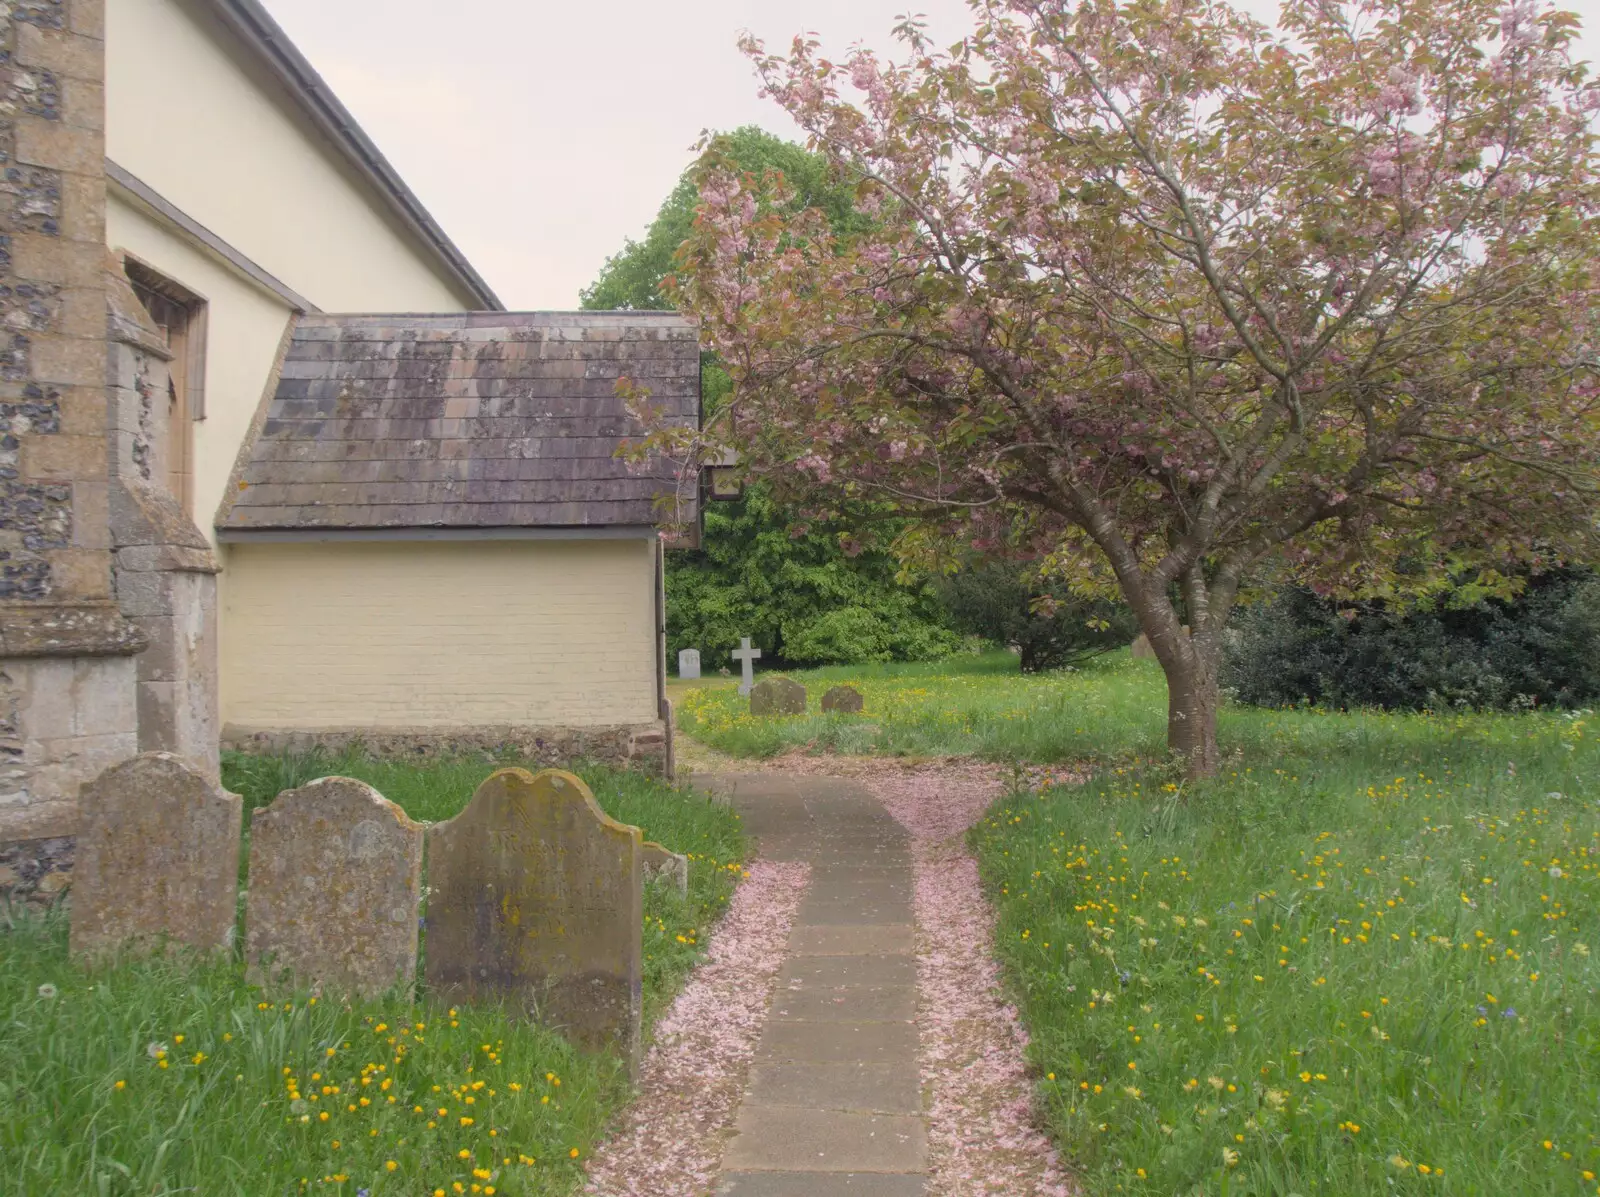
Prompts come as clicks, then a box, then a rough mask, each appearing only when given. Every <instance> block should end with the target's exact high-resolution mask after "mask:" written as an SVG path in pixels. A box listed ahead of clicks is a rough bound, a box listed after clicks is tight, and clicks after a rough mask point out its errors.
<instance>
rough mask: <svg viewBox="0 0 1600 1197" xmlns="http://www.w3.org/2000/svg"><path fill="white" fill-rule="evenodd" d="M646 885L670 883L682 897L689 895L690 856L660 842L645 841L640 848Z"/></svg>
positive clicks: (640, 858)
mask: <svg viewBox="0 0 1600 1197" xmlns="http://www.w3.org/2000/svg"><path fill="white" fill-rule="evenodd" d="M640 853H641V854H640V857H639V860H640V863H641V865H642V867H643V869H644V883H645V884H646V885H670V886H671V887H672V888H673V889H675V890H677V891H678V894H679V896H680V897H684V898H687V897H688V896H689V858H688V857H687V856H685V855H684V854H683V853H681V852H673V851H670V850H668V849H667V848H664V847H662V846H661V845H660V844H657V843H652V842H651V841H648V840H647V841H645V843H644V846H643V847H642V849H641V850H640Z"/></svg>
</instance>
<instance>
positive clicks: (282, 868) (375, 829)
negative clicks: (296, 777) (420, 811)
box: [245, 777, 422, 997]
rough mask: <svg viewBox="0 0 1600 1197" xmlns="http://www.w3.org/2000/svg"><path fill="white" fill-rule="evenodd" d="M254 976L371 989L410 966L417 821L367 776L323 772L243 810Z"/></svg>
mask: <svg viewBox="0 0 1600 1197" xmlns="http://www.w3.org/2000/svg"><path fill="white" fill-rule="evenodd" d="M249 878H250V891H249V894H248V896H247V897H246V899H245V959H246V960H248V961H249V963H250V970H251V974H252V976H253V978H255V979H258V980H268V979H270V978H273V977H276V976H277V975H278V974H279V973H280V972H282V971H285V970H286V971H287V972H288V973H289V974H290V976H291V977H292V978H293V980H294V982H295V983H296V984H297V985H302V986H306V987H308V988H311V989H314V990H315V991H316V992H319V993H329V994H333V995H338V996H345V995H356V996H361V997H375V996H377V995H379V994H382V993H383V992H385V991H386V990H388V989H390V988H391V987H393V986H394V985H395V984H397V983H398V984H402V985H409V984H410V982H411V981H412V980H413V979H414V978H415V976H416V972H417V904H418V901H419V900H420V898H421V896H422V825H421V824H420V823H413V822H412V821H411V820H410V819H408V818H407V817H406V813H405V811H403V810H401V809H400V808H399V807H398V806H396V805H395V804H394V803H392V802H390V801H389V800H388V799H387V798H385V797H384V796H383V795H382V794H380V793H378V791H377V790H375V789H373V788H372V787H371V786H369V785H367V784H366V782H362V781H356V780H354V779H352V778H349V777H324V778H322V779H321V780H320V781H314V782H312V783H311V784H310V785H307V786H301V787H300V788H299V789H298V790H287V791H285V792H284V793H282V794H279V795H278V797H277V798H276V799H275V800H274V801H273V803H272V805H271V806H267V807H262V808H261V809H259V810H257V811H255V812H254V813H253V814H252V815H251V817H250V872H249Z"/></svg>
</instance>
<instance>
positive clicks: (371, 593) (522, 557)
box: [222, 538, 657, 731]
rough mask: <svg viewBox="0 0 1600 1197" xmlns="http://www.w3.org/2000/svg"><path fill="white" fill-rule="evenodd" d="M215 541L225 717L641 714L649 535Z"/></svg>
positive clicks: (417, 721)
mask: <svg viewBox="0 0 1600 1197" xmlns="http://www.w3.org/2000/svg"><path fill="white" fill-rule="evenodd" d="M226 551H227V575H226V577H227V586H226V588H225V591H224V599H223V607H224V615H223V619H222V710H223V723H224V725H225V726H227V727H229V728H235V729H239V728H247V729H250V730H252V731H259V730H305V731H315V730H342V729H348V728H372V729H400V728H439V729H443V728H467V727H474V726H496V725H511V726H523V727H598V726H606V725H612V724H637V723H648V722H651V721H653V720H655V719H656V717H657V715H656V676H655V671H656V645H655V633H654V627H653V625H654V603H653V601H652V599H653V594H654V588H655V546H654V543H653V542H651V541H649V540H646V539H643V538H640V539H637V540H587V541H584V540H521V541H477V542H468V543H462V542H443V541H381V542H372V541H366V542H349V541H344V542H321V543H311V544H259V545H245V544H230V545H228V546H227V549H226Z"/></svg>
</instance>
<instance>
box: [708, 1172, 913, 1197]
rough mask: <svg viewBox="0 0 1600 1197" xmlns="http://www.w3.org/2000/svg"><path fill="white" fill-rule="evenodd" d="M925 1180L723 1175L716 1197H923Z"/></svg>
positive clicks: (873, 1175)
mask: <svg viewBox="0 0 1600 1197" xmlns="http://www.w3.org/2000/svg"><path fill="white" fill-rule="evenodd" d="M926 1192H927V1178H926V1177H923V1176H921V1175H907V1174H905V1173H898V1172H833V1173H827V1172H727V1173H724V1174H723V1177H722V1185H721V1187H720V1188H718V1189H717V1197H923V1195H924V1194H925V1193H926Z"/></svg>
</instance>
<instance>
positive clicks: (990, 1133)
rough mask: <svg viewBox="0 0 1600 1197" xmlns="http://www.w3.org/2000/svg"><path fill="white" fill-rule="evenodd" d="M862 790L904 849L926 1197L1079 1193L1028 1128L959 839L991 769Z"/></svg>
mask: <svg viewBox="0 0 1600 1197" xmlns="http://www.w3.org/2000/svg"><path fill="white" fill-rule="evenodd" d="M863 781H864V783H865V784H866V785H867V786H868V787H869V788H870V789H871V790H872V792H873V793H874V794H876V795H877V797H878V799H879V800H880V801H881V802H882V803H883V804H884V806H885V807H887V808H888V810H889V813H890V814H892V815H893V816H894V817H895V818H896V819H897V820H899V822H900V823H901V824H902V825H903V826H904V827H905V828H906V829H907V830H908V831H909V832H910V833H911V837H912V853H913V862H914V868H915V872H916V890H915V897H914V902H915V907H916V916H917V986H918V989H919V991H920V992H919V998H918V1007H917V1019H918V1024H919V1026H920V1029H921V1040H922V1044H921V1055H922V1085H923V1092H924V1094H925V1095H926V1100H927V1101H928V1105H927V1107H926V1118H927V1122H928V1170H929V1177H928V1180H929V1184H928V1191H929V1192H930V1193H938V1194H940V1195H941V1197H969V1195H970V1197H978V1195H980V1194H998V1193H1004V1194H1007V1195H1008V1197H1030V1195H1038V1197H1070V1195H1071V1194H1074V1193H1076V1192H1077V1188H1076V1186H1075V1185H1074V1184H1073V1182H1072V1179H1071V1177H1070V1176H1069V1174H1068V1173H1067V1172H1066V1170H1065V1169H1064V1168H1063V1166H1062V1164H1061V1160H1060V1158H1059V1156H1058V1154H1057V1152H1056V1150H1055V1148H1054V1147H1053V1146H1052V1144H1051V1143H1050V1140H1049V1139H1048V1138H1047V1137H1046V1136H1045V1134H1044V1133H1043V1132H1042V1131H1040V1130H1039V1129H1038V1128H1037V1127H1036V1126H1035V1125H1034V1121H1033V1117H1032V1112H1033V1107H1032V1085H1031V1083H1030V1081H1029V1079H1028V1075H1027V1068H1026V1065H1025V1063H1024V1061H1023V1052H1024V1049H1025V1048H1026V1047H1027V1044H1028V1035H1027V1032H1026V1031H1025V1030H1024V1029H1023V1027H1022V1024H1021V1022H1020V1021H1019V1020H1018V1018H1017V1012H1016V1009H1015V1008H1014V1007H1012V1006H1011V1005H1009V1004H1007V1003H1006V1002H1005V1001H1004V999H1003V997H1002V991H1001V978H1000V968H999V965H998V964H997V963H996V962H995V960H994V957H993V955H992V951H991V949H992V941H993V934H992V933H993V927H994V916H993V914H992V912H991V911H990V909H989V906H988V904H987V903H986V902H985V901H984V899H983V893H982V890H981V888H980V887H979V883H978V865H977V862H976V861H975V860H973V859H972V857H971V855H969V854H968V852H967V850H966V847H965V845H964V843H963V838H962V837H963V834H964V833H965V831H966V829H967V828H968V827H970V826H971V825H972V824H973V823H975V822H976V821H977V820H978V818H979V817H980V816H981V815H982V814H983V812H984V810H985V809H987V807H988V806H989V804H990V803H991V802H993V801H994V800H995V799H996V798H997V797H998V796H999V795H1000V794H1001V793H1002V792H1003V790H1004V786H1003V784H1002V782H1001V780H1000V778H999V776H998V774H997V772H996V771H995V770H994V769H992V768H986V767H984V766H982V765H975V764H970V763H956V762H943V763H941V764H939V765H936V766H933V767H930V768H928V769H924V770H917V771H908V770H905V769H900V770H886V769H879V770H873V771H872V772H871V774H870V775H869V776H867V777H864V778H863Z"/></svg>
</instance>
